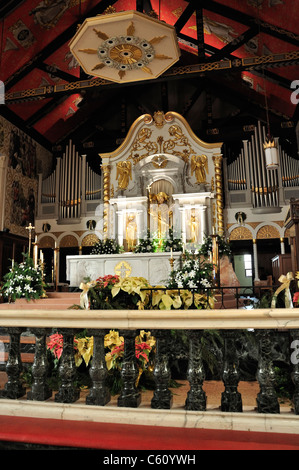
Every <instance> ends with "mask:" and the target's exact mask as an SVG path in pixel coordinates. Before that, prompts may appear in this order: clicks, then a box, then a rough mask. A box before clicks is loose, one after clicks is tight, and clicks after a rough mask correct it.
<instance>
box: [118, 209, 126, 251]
mask: <svg viewBox="0 0 299 470" xmlns="http://www.w3.org/2000/svg"><path fill="white" fill-rule="evenodd" d="M116 214H117V241H118V244H119V245H120V246H122V245H123V244H124V210H120V211H116Z"/></svg>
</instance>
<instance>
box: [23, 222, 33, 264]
mask: <svg viewBox="0 0 299 470" xmlns="http://www.w3.org/2000/svg"><path fill="white" fill-rule="evenodd" d="M25 228H26V230H28V232H29V257H30V252H31V238H32V235H31V232H32V230H34V229H35V227H33V226H32V225H31V222H30V224H29V225H28V226H27V227H25Z"/></svg>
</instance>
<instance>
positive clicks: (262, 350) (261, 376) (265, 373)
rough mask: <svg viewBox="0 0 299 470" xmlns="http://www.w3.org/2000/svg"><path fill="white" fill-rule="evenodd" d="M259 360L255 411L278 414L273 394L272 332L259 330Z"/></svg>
mask: <svg viewBox="0 0 299 470" xmlns="http://www.w3.org/2000/svg"><path fill="white" fill-rule="evenodd" d="M257 337H258V339H259V360H258V371H257V380H258V382H259V385H260V393H258V395H257V398H256V401H257V411H258V412H259V413H276V414H277V413H279V403H278V399H277V395H276V393H275V388H274V385H275V373H274V368H273V362H272V340H271V338H272V331H271V330H259V331H258V332H257Z"/></svg>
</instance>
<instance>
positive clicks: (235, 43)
mask: <svg viewBox="0 0 299 470" xmlns="http://www.w3.org/2000/svg"><path fill="white" fill-rule="evenodd" d="M258 32H259V29H258V26H257V25H254V26H252V27H251V28H249V29H247V31H245V33H243V34H240V36H238V37H237V38H235V39H233V40H232V41H231V42H230V43H228V44H226V45H225V46H224V47H222V48H221V49H219V50H218V52H216V53H215V54H214V55H213V57H212V60H213V61H214V60H221V59H224V58H225V57H227V54H231V53H232V52H234V51H236V50H237V49H239V48H240V47H241V46H243V45H244V44H246V43H247V42H248V41H249V40H250V39H252V38H254V37H255V36H256V35H257V34H258Z"/></svg>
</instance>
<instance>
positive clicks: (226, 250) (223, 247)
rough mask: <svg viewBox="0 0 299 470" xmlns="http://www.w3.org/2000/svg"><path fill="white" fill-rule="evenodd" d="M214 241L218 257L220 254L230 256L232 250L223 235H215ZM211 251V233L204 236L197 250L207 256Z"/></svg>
mask: <svg viewBox="0 0 299 470" xmlns="http://www.w3.org/2000/svg"><path fill="white" fill-rule="evenodd" d="M216 241H217V244H218V252H219V257H220V258H221V257H222V256H231V254H232V251H231V247H230V244H229V242H227V240H226V239H225V237H224V236H221V235H218V234H217V235H216ZM212 251H213V237H212V236H211V235H209V236H207V237H204V242H203V244H202V245H201V247H200V250H199V252H200V253H201V254H202V255H203V256H209V255H210V253H212Z"/></svg>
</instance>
